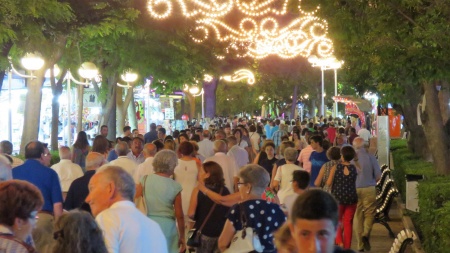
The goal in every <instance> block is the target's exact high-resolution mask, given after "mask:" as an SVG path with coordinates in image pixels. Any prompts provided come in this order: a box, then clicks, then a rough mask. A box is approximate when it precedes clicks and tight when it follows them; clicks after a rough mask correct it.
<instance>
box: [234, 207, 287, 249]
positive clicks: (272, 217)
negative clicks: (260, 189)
mask: <svg viewBox="0 0 450 253" xmlns="http://www.w3.org/2000/svg"><path fill="white" fill-rule="evenodd" d="M242 205H243V207H244V209H245V215H246V217H247V225H248V226H249V227H252V228H253V229H254V231H255V232H256V233H257V234H258V237H259V240H260V241H261V244H262V246H263V249H264V252H272V251H274V249H275V246H274V243H273V232H275V231H276V230H277V229H278V228H279V227H280V226H281V225H282V224H283V223H284V222H285V221H286V216H285V215H284V213H283V211H281V209H280V207H279V206H278V205H277V204H273V203H270V202H266V201H264V200H247V201H245V202H243V203H242ZM240 215H241V213H240V208H239V204H237V205H234V206H233V207H231V210H230V212H229V213H228V215H227V219H228V220H230V222H231V223H232V224H233V226H234V229H235V230H236V231H237V230H241V229H242V224H241V220H240Z"/></svg>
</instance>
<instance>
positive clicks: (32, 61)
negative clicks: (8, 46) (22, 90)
mask: <svg viewBox="0 0 450 253" xmlns="http://www.w3.org/2000/svg"><path fill="white" fill-rule="evenodd" d="M9 63H10V68H9V70H8V103H9V106H8V140H9V141H10V142H11V143H12V110H11V107H12V98H11V85H12V74H13V73H14V74H16V75H18V76H20V77H23V78H31V79H33V78H36V76H33V71H34V70H39V69H41V68H42V67H43V66H44V63H45V61H44V59H42V58H41V57H40V56H39V55H37V54H33V53H27V54H26V55H25V56H24V57H23V58H22V59H21V63H22V65H23V67H24V68H25V69H27V70H30V71H31V75H23V74H21V73H20V72H19V71H17V70H16V69H15V68H14V66H13V64H12V61H11V59H9Z"/></svg>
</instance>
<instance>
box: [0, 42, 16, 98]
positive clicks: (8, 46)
mask: <svg viewBox="0 0 450 253" xmlns="http://www.w3.org/2000/svg"><path fill="white" fill-rule="evenodd" d="M12 46H13V43H12V41H8V42H6V43H5V44H3V47H2V57H4V58H7V57H8V54H9V51H10V50H11V47H12ZM5 73H6V71H5V70H4V69H2V70H0V94H1V92H2V87H3V80H4V78H5Z"/></svg>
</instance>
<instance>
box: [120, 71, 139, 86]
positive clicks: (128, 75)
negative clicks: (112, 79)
mask: <svg viewBox="0 0 450 253" xmlns="http://www.w3.org/2000/svg"><path fill="white" fill-rule="evenodd" d="M120 78H122V80H123V81H125V82H126V83H127V85H123V84H120V83H117V86H119V87H122V88H131V87H132V86H131V85H130V83H133V82H135V81H136V80H137V79H138V74H137V73H135V72H133V71H132V70H131V69H129V70H127V71H126V72H125V73H123V74H122V75H120Z"/></svg>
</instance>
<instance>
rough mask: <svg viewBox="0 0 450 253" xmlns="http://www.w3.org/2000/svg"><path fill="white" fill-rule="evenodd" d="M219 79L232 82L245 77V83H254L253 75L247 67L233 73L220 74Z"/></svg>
mask: <svg viewBox="0 0 450 253" xmlns="http://www.w3.org/2000/svg"><path fill="white" fill-rule="evenodd" d="M220 79H223V80H225V81H227V82H234V83H235V82H239V81H241V80H244V79H247V84H249V85H252V84H254V83H255V75H254V74H253V72H251V71H250V70H248V69H240V70H237V71H235V72H234V73H233V75H225V76H221V77H220Z"/></svg>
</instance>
